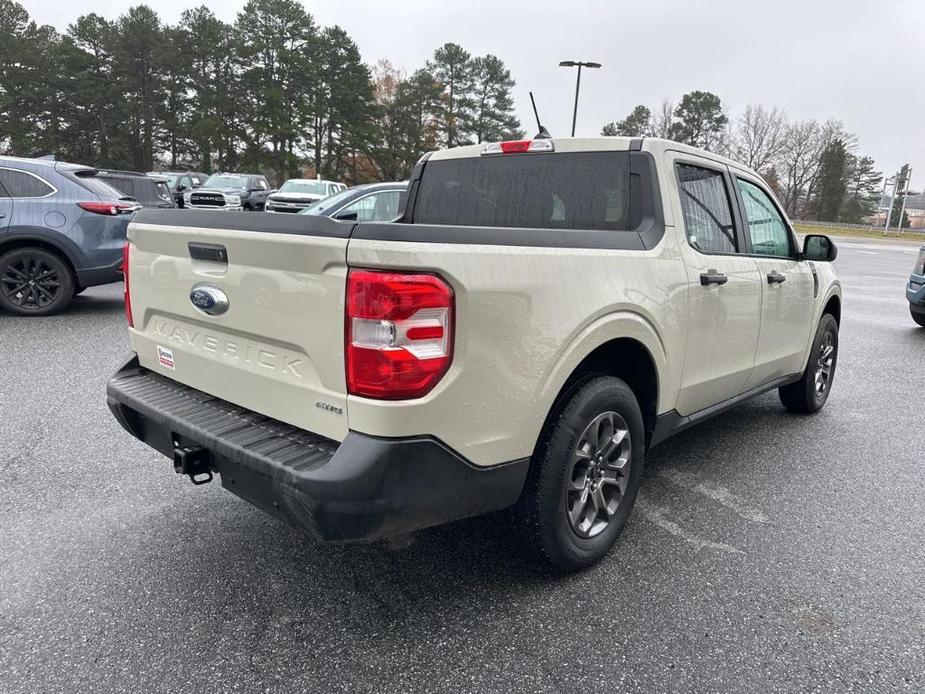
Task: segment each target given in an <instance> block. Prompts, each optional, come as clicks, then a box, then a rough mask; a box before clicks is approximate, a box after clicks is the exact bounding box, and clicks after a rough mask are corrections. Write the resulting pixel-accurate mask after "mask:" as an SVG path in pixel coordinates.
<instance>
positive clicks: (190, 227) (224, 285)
mask: <svg viewBox="0 0 925 694" xmlns="http://www.w3.org/2000/svg"><path fill="white" fill-rule="evenodd" d="M350 230H351V226H350V225H349V224H343V223H341V222H334V221H332V220H329V219H325V218H320V217H313V216H308V215H293V216H292V218H290V217H285V218H281V217H280V216H278V215H262V214H259V213H233V212H232V213H229V212H200V211H194V210H177V211H174V210H169V211H150V212H147V213H143V214H141V215H139V216H138V217H136V221H134V222H133V223H132V224H131V225H130V226H129V233H128V237H129V240H130V241H131V242H132V248H131V259H130V266H129V282H130V293H131V304H132V314H133V319H134V323H135V326H134V328H133V329H131V331H130V332H131V340H132V345H133V348H134V350H135V352H136V353H137V354H138V360H139V362H140V364H141V365H142V366H143V367H145V368H147V369H150V370H152V371H156V372H158V373H160V374H163V375H164V376H167V377H169V378H171V379H174V380H176V381H179V382H180V383H184V384H186V385H189V386H192V387H193V388H196V389H197V390H201V391H203V392H205V393H208V394H209V395H214V396H216V397H219V398H222V399H223V400H227V401H229V402H231V403H233V404H235V405H239V406H241V407H243V408H247V409H249V410H253V411H255V412H258V413H260V414H263V415H266V416H268V417H272V418H274V419H279V420H281V421H283V422H287V423H289V424H292V425H294V426H297V427H300V428H302V429H306V430H308V431H311V432H315V433H317V434H320V435H322V436H326V437H329V438H332V439H336V440H338V441H340V440H342V439H343V438H344V437H345V436H346V435H347V417H346V383H345V376H344V292H345V285H346V275H347V266H346V251H347V239H348V236H349V233H350ZM203 288H205V289H206V290H208V292H207V293H209V294H211V295H212V296H213V297H215V296H218V297H220V298H221V297H222V294H224V297H227V310H225V311H224V312H223V313H215V314H214V315H211V314H209V313H207V312H206V310H203V309H201V308H197V307H196V306H194V305H193V303H192V300H193V297H192V296H191V295H192V293H193V291H194V289H203ZM215 290H217V291H218V292H219V293H218V294H216V292H215ZM196 298H197V299H199V300H200V304H202V300H201V299H202V295H201V294H198V295H197V297H196ZM206 308H207V309H208V308H209V307H208V302H206ZM211 310H212V311H214V310H215V309H211Z"/></svg>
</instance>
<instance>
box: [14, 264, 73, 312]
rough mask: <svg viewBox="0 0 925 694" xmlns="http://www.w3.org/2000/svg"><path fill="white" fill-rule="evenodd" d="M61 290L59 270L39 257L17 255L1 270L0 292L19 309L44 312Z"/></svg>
mask: <svg viewBox="0 0 925 694" xmlns="http://www.w3.org/2000/svg"><path fill="white" fill-rule="evenodd" d="M60 290H61V277H60V276H59V274H58V270H56V269H55V268H52V267H50V266H49V265H48V264H47V263H46V262H45V260H44V259H42V258H41V257H37V256H32V255H20V256H19V257H17V258H16V259H15V260H11V261H9V262H7V263H6V264H5V265H4V266H3V267H2V268H0V291H2V292H3V295H4V296H5V297H6V299H7V300H8V301H10V302H11V303H13V304H14V305H16V306H18V307H20V308H22V309H25V310H39V309H43V308H45V307H47V306H48V305H49V304H51V303H53V302H54V301H55V299H57V298H58V294H59V292H60Z"/></svg>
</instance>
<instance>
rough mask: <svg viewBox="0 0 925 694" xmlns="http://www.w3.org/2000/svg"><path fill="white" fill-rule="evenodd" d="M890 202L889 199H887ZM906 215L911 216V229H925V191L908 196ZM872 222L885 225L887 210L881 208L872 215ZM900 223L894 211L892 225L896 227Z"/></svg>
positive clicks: (876, 224)
mask: <svg viewBox="0 0 925 694" xmlns="http://www.w3.org/2000/svg"><path fill="white" fill-rule="evenodd" d="M887 202H889V201H887ZM906 216H907V217H909V227H907V228H909V229H925V193H921V194H919V195H907V196H906ZM870 223H871V224H873V225H874V226H883V225H884V224H886V210H880V211H878V212H876V213H875V214H873V215H871V217H870ZM898 223H899V220H898V219H896V214H895V213H894V214H893V216H892V218H891V219H890V226H892V227H895V226H896V225H897V224H898Z"/></svg>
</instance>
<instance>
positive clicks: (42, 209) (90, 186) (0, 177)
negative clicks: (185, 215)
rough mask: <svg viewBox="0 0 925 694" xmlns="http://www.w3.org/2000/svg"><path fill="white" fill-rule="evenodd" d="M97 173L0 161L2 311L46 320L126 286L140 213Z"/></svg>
mask: <svg viewBox="0 0 925 694" xmlns="http://www.w3.org/2000/svg"><path fill="white" fill-rule="evenodd" d="M97 173H98V172H97V171H96V169H91V168H89V167H86V166H79V165H76V164H67V163H65V162H58V161H54V160H53V159H18V158H14V157H0V308H3V309H6V310H7V311H9V312H11V313H15V314H17V315H20V316H45V315H48V314H51V313H55V312H56V311H60V310H61V309H63V308H64V307H65V306H67V305H68V303H70V301H71V298H72V297H73V296H74V295H75V294H77V293H79V292H81V291H83V289H84V288H86V287H91V286H94V285H98V284H107V283H109V282H118V281H119V280H121V279H122V274H121V266H122V249H123V247H124V246H125V230H126V227H127V226H128V222H129V220H130V219H131V218H132V215H133V213H134V212H135V211H136V210H138V209H140V206H139V205H138V203H136V202H135V201H134V200H129V199H127V198H126V197H125V196H124V195H123V194H122V193H121V192H120V191H118V190H116V189H115V188H113V187H112V186H111V185H109V183H107V182H106V181H105V180H103V179H102V178H100V177H99V176H98V175H97Z"/></svg>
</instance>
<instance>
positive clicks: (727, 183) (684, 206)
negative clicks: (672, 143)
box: [669, 153, 761, 415]
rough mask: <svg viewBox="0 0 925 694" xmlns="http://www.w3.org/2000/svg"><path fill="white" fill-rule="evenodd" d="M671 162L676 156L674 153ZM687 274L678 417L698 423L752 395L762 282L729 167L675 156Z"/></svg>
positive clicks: (674, 164)
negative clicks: (695, 417)
mask: <svg viewBox="0 0 925 694" xmlns="http://www.w3.org/2000/svg"><path fill="white" fill-rule="evenodd" d="M669 154H670V153H669ZM671 166H672V167H673V170H674V174H675V183H676V186H677V191H678V198H679V199H678V203H679V206H680V213H681V214H680V217H679V219H678V223H680V224H681V225H682V227H683V232H684V235H683V241H682V242H681V248H680V252H681V256H682V258H683V260H684V264H685V266H686V268H687V296H688V320H687V326H688V330H687V344H686V347H685V358H684V370H683V374H682V378H681V388H680V391H679V394H678V404H677V408H676V409H677V410H678V412H679V413H680V414H681V415H690V414H693V413H695V412H698V411H700V410H703V409H706V408H708V407H710V406H712V405H716V404H718V403H720V402H722V401H724V400H728V399H729V398H732V397H735V396H736V395H738V394H740V393H742V392H743V391H744V390H745V387H746V383H747V381H748V378H749V375H750V374H751V371H752V367H753V366H754V362H755V348H756V346H757V344H758V330H759V326H760V317H761V276H760V275H759V273H758V267H757V264H756V263H755V260H754V259H752V258H750V257H748V255H747V254H746V253H745V252H744V250H745V240H744V233H743V229H742V222H741V218H740V215H739V209H738V206H737V204H736V202H735V201H736V198H735V193H734V191H733V189H732V181H731V178H730V176H729V171H728V169H727V167H726V166H725V165H722V164H719V163H713V162H710V161H708V160H700V159H693V158H689V157H687V156H686V155H682V154H677V155H672V161H671Z"/></svg>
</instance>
